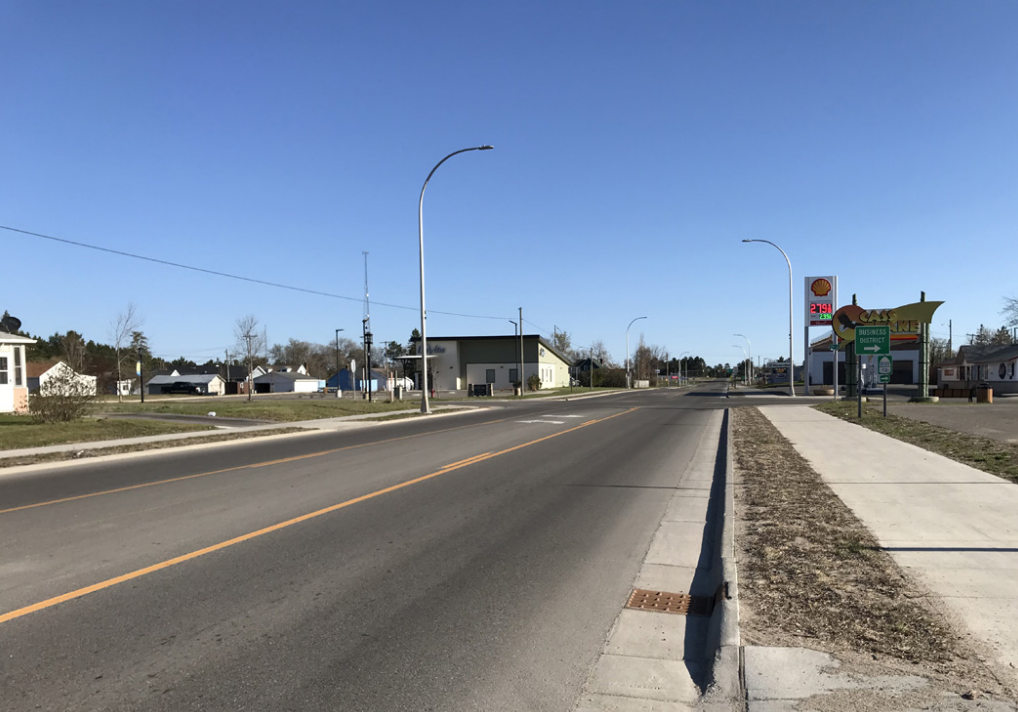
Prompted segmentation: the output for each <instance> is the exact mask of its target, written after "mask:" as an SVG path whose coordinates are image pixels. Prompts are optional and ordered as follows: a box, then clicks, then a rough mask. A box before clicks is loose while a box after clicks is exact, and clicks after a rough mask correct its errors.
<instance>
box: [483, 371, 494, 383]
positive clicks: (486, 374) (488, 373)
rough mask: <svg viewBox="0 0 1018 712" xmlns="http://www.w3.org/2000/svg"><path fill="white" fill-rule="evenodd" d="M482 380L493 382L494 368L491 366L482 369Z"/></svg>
mask: <svg viewBox="0 0 1018 712" xmlns="http://www.w3.org/2000/svg"><path fill="white" fill-rule="evenodd" d="M484 382H485V383H494V382H495V369H493V368H486V369H484Z"/></svg>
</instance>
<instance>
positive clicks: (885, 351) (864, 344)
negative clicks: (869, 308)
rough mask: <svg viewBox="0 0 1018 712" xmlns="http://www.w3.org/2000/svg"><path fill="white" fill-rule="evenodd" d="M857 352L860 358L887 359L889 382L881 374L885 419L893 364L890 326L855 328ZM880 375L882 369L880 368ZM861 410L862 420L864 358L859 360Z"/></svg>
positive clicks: (859, 411) (878, 369)
mask: <svg viewBox="0 0 1018 712" xmlns="http://www.w3.org/2000/svg"><path fill="white" fill-rule="evenodd" d="M855 351H856V353H857V354H858V355H859V356H876V357H877V358H880V357H881V356H886V357H887V363H888V372H887V380H884V378H883V374H881V378H880V381H881V383H883V384H884V417H887V381H889V380H890V375H891V374H890V363H891V358H890V357H891V327H889V326H886V325H884V326H857V327H855ZM877 371H878V373H879V371H880V368H879V366H878V368H877ZM859 381H860V382H859V409H858V415H859V417H860V418H862V358H860V359H859Z"/></svg>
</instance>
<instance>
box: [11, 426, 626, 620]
mask: <svg viewBox="0 0 1018 712" xmlns="http://www.w3.org/2000/svg"><path fill="white" fill-rule="evenodd" d="M634 410H637V408H630V409H629V410H626V411H623V412H621V413H616V414H615V415H609V416H607V417H605V418H601V419H599V420H592V421H590V422H589V423H583V424H582V425H577V426H576V427H574V428H569V429H567V430H561V431H559V432H557V433H554V434H552V435H546V436H545V437H543V438H538V439H537V440H531V441H529V442H525V443H522V444H520V445H515V446H513V447H510V448H506V449H505V450H500V451H499V452H496V453H485V454H483V455H478V456H477V457H475V458H471V459H469V460H464V461H463V462H461V463H453V464H452V465H446V466H445V467H443V468H442V469H440V470H438V471H437V472H432V473H431V474H428V475H423V476H421V477H417V478H415V479H412V480H407V481H406V482H401V483H399V484H396V485H392V486H390V487H385V488H384V489H380V490H376V491H374V492H370V493H368V494H365V495H361V496H360V497H354V498H353V499H348V500H346V501H345V502H340V503H339V504H333V505H331V506H329V507H325V508H324V509H319V510H317V511H314V512H309V513H307V514H302V515H301V516H299V517H294V518H293V519H288V520H286V521H285V522H279V523H278V524H273V525H271V526H268V527H264V528H262V529H258V530H256V531H253V532H248V533H247V534H242V535H240V536H237V537H234V538H232V539H227V540H226V541H222V542H219V543H218V544H213V545H211V546H206V547H205V548H204V549H198V550H197V551H192V552H190V553H188V554H182V555H180V556H176V557H174V558H172V559H167V560H166V561H160V562H159V563H157V564H152V565H151V566H146V567H145V568H143V569H137V570H135V571H131V572H129V573H126V574H122V575H121V576H116V577H114V578H111V579H106V580H105V581H100V582H99V583H94V584H92V585H91V586H85V587H84V588H79V589H77V590H75V591H70V592H68V593H64V594H61V595H59V596H54V597H53V598H47V599H46V600H45V601H40V602H38V603H33V604H31V605H29V606H25V607H23V608H18V609H17V610H13V611H10V612H8V613H4V614H2V615H0V624H2V623H6V622H8V621H12V620H14V619H15V618H21V617H22V616H26V615H28V614H29V613H35V612H36V611H41V610H43V609H45V608H50V607H52V606H55V605H57V604H60V603H65V602H67V601H71V600H73V599H75V598H81V597H82V596H87V595H88V594H90V593H95V592H96V591H101V590H103V589H105V588H110V587H112V586H116V585H117V584H121V583H124V582H126V581H132V580H134V579H137V578H141V577H142V576H146V575H148V574H151V573H155V572H156V571H162V570H163V569H168V568H169V567H171V566H176V565H177V564H182V563H184V562H186V561H191V560H193V559H197V558H198V557H200V556H205V555H206V554H211V553H213V552H215V551H220V550H222V549H226V548H228V547H231V546H234V545H235V544H240V543H242V542H245V541H250V540H251V539H255V538H257V537H260V536H264V535H265V534H270V533H272V532H275V531H279V530H280V529H285V528H287V527H291V526H293V525H295V524H300V523H301V522H306V521H308V520H309V519H314V518H316V517H320V516H322V515H324V514H329V513H330V512H335V511H337V510H340V509H344V508H345V507H349V506H351V505H354V504H358V503H359V502H366V501H367V500H369V499H374V498H375V497H380V496H382V495H383V494H388V493H390V492H395V491H397V490H401V489H403V488H405V487H410V486H411V485H416V484H419V483H421V482H425V481H427V480H430V479H433V478H435V477H438V476H440V475H444V474H446V473H449V472H452V471H454V470H458V469H460V468H462V467H468V466H470V465H474V464H477V463H478V462H483V461H484V460H490V459H492V458H494V457H498V456H499V455H505V454H506V453H510V452H514V451H516V450H520V449H522V448H525V447H529V446H530V445H536V444H537V443H540V442H544V441H546V440H551V439H552V438H557V437H561V436H562V435H566V434H568V433H572V432H575V431H577V430H580V429H582V428H585V427H587V426H588V425H592V424H594V423H603V422H604V421H606V420H611V419H612V418H618V417H619V416H620V415H626V414H628V413H632V412H633V411H634ZM411 437H413V436H411ZM396 439H397V440H403V439H406V438H396ZM341 449H345V448H341Z"/></svg>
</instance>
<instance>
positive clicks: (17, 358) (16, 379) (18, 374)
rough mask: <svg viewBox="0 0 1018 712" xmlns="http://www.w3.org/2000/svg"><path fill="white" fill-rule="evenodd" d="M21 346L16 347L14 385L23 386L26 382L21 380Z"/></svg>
mask: <svg viewBox="0 0 1018 712" xmlns="http://www.w3.org/2000/svg"><path fill="white" fill-rule="evenodd" d="M21 349H22V347H21V346H15V347H14V385H15V386H23V385H25V384H24V382H23V381H22V380H21Z"/></svg>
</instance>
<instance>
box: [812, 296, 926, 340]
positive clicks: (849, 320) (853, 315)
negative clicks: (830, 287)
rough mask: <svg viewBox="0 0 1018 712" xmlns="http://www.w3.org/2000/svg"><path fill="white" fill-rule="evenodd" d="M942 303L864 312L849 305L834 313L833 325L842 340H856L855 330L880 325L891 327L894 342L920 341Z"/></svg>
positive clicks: (918, 304)
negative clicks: (920, 332)
mask: <svg viewBox="0 0 1018 712" xmlns="http://www.w3.org/2000/svg"><path fill="white" fill-rule="evenodd" d="M941 304H943V302H915V303H913V304H905V305H902V306H900V307H897V308H896V309H863V308H862V307H860V306H857V305H854V304H849V305H848V306H844V307H842V308H841V309H839V310H838V311H836V312H835V313H834V319H833V320H832V322H831V326H832V327H833V328H834V333H835V334H837V335H838V339H839V340H840V341H854V340H855V327H857V326H867V325H873V324H880V325H884V324H886V325H887V326H889V327H891V341H898V342H902V341H918V340H919V327H920V325H922V324H929V323H930V322H931V321H932V320H933V312H935V311H936V310H937V307H939V306H940V305H941Z"/></svg>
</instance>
